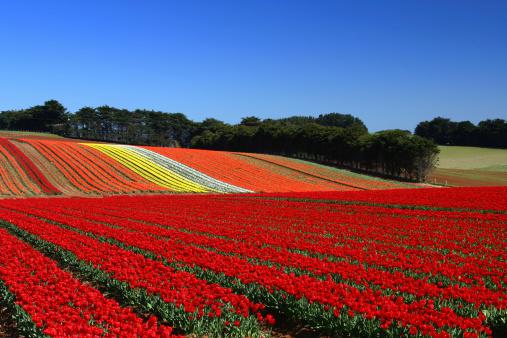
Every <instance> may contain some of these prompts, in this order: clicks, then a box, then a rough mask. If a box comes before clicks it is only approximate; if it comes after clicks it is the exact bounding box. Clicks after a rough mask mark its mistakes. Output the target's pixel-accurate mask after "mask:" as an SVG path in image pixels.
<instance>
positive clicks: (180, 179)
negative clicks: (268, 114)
mask: <svg viewBox="0 0 507 338" xmlns="http://www.w3.org/2000/svg"><path fill="white" fill-rule="evenodd" d="M0 154H1V156H0V164H1V165H0V174H1V175H0V177H1V178H0V197H16V196H17V197H20V196H26V197H29V196H46V195H64V196H97V195H112V194H150V193H188V192H192V193H217V192H219V193H233V192H235V193H245V192H304V191H353V190H370V189H389V188H399V187H414V186H417V185H414V184H408V183H400V182H396V181H389V180H383V179H378V178H373V177H369V176H366V175H359V174H355V173H351V172H349V171H346V170H339V169H336V168H331V167H326V166H322V165H317V164H313V163H310V162H305V161H300V160H294V159H289V158H285V157H281V156H272V155H262V154H251V153H237V152H226V151H210V150H194V149H183V148H163V147H140V146H129V145H118V144H108V143H93V142H86V141H82V140H74V139H66V138H60V137H57V136H55V135H51V134H45V133H23V132H6V131H0Z"/></svg>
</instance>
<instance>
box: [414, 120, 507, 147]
mask: <svg viewBox="0 0 507 338" xmlns="http://www.w3.org/2000/svg"><path fill="white" fill-rule="evenodd" d="M415 134H416V135H419V136H422V137H425V138H428V139H431V140H434V141H435V142H436V143H438V144H441V145H456V146H478V147H493V148H507V121H505V120H502V119H494V120H490V119H487V120H484V121H481V122H479V124H478V125H477V126H476V125H474V124H473V123H472V122H470V121H461V122H454V121H451V120H450V119H446V118H443V117H436V118H434V119H433V120H431V121H423V122H421V123H419V124H418V125H417V127H416V129H415Z"/></svg>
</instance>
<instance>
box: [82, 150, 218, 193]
mask: <svg viewBox="0 0 507 338" xmlns="http://www.w3.org/2000/svg"><path fill="white" fill-rule="evenodd" d="M83 144H86V145H87V146H90V147H92V148H95V149H97V150H99V151H101V152H103V153H104V154H106V155H108V156H109V157H111V158H113V159H114V160H116V161H118V162H120V163H121V164H123V165H124V166H126V167H127V168H129V169H130V170H132V171H134V172H135V173H137V174H139V175H140V176H142V177H144V178H145V179H147V180H148V181H150V182H153V183H155V184H158V185H160V186H162V187H165V188H168V189H171V190H173V191H176V192H213V190H210V189H209V188H206V187H204V186H203V185H201V184H198V183H195V182H192V181H190V180H188V179H186V178H185V177H183V176H181V175H178V174H177V173H175V172H173V171H171V170H169V169H167V168H164V167H162V166H160V165H158V164H157V163H155V162H153V161H151V160H149V159H147V158H145V157H143V156H141V155H138V154H136V153H135V152H133V151H131V150H129V149H126V148H123V147H122V146H120V145H114V144H99V143H83Z"/></svg>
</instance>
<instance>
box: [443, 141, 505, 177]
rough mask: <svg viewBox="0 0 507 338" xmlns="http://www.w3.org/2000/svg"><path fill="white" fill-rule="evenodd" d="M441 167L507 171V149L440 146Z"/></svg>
mask: <svg viewBox="0 0 507 338" xmlns="http://www.w3.org/2000/svg"><path fill="white" fill-rule="evenodd" d="M439 148H440V156H439V163H438V167H439V168H444V169H480V170H490V171H503V172H507V149H492V148H478V147H451V146H440V147H439Z"/></svg>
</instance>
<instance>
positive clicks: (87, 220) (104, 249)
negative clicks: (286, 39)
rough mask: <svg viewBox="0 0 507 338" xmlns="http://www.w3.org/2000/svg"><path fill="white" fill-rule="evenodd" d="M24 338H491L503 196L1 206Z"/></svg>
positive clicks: (280, 196) (2, 239)
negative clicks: (307, 337)
mask: <svg viewBox="0 0 507 338" xmlns="http://www.w3.org/2000/svg"><path fill="white" fill-rule="evenodd" d="M0 219H1V220H0V252H1V253H2V254H1V255H0V298H1V299H2V304H3V305H4V306H5V307H7V308H8V309H9V311H10V313H13V314H14V315H13V317H14V319H15V321H16V325H17V329H18V330H19V332H20V333H21V334H23V335H25V336H37V337H38V336H44V335H47V336H54V337H63V336H70V335H73V334H74V335H75V334H78V335H80V336H89V337H100V336H108V337H109V336H125V337H135V336H137V337H163V336H170V335H176V336H178V335H183V336H208V337H220V336H236V337H269V336H271V335H278V336H279V335H280V334H282V333H281V332H284V330H287V326H290V325H293V326H295V327H296V326H297V327H304V328H306V330H307V331H308V332H310V333H311V334H313V335H314V336H326V335H327V336H336V335H339V336H342V337H349V336H351V337H399V336H415V337H426V336H428V337H489V336H501V335H502V334H504V333H505V328H506V325H507V323H506V320H507V294H506V293H507V274H506V270H507V250H506V246H507V188H505V187H499V188H434V189H399V190H386V191H355V192H343V191H341V192H340V191H338V192H314V193H312V192H301V193H269V194H246V193H245V194H204V195H203V194H201V195H196V194H186V195H153V196H111V197H102V198H84V197H67V198H64V197H50V198H30V199H27V198H25V199H4V200H0Z"/></svg>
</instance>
